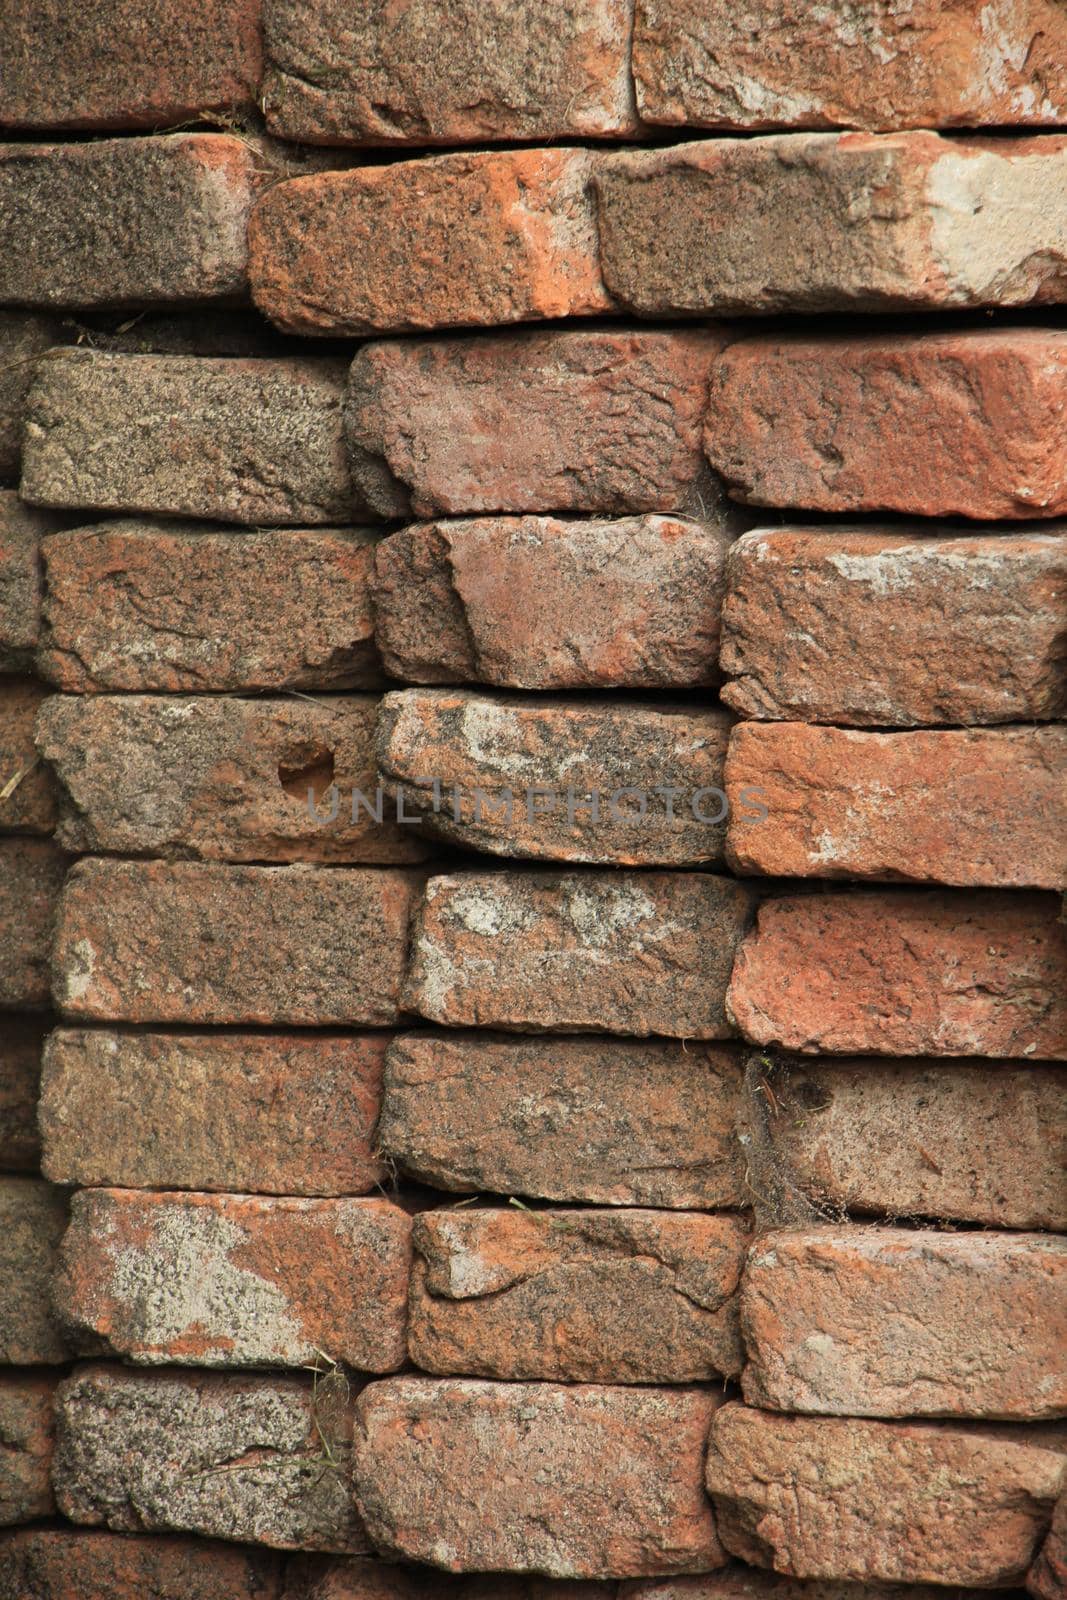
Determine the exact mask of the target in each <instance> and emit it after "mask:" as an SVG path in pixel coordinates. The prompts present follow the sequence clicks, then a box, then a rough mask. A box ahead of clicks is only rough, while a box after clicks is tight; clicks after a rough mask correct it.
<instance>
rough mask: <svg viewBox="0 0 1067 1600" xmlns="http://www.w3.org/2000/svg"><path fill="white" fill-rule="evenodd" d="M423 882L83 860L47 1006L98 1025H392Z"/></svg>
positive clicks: (74, 877)
mask: <svg viewBox="0 0 1067 1600" xmlns="http://www.w3.org/2000/svg"><path fill="white" fill-rule="evenodd" d="M419 881H420V880H419V879H418V877H417V875H416V874H415V873H412V872H405V871H403V870H401V869H380V870H377V871H375V870H374V869H370V868H366V869H362V870H361V869H359V868H330V867H310V866H294V867H231V866H216V865H212V864H200V863H192V862H190V863H181V862H179V863H177V864H168V863H165V862H140V861H107V860H92V859H89V860H84V861H80V862H78V863H77V864H76V866H75V867H74V868H73V869H72V871H71V874H70V878H69V880H68V883H67V887H66V890H65V893H64V895H63V901H62V905H61V907H60V911H59V918H58V928H57V936H56V944H55V955H54V974H55V985H54V986H55V993H56V1001H57V1004H58V1006H59V1008H60V1009H61V1010H62V1011H63V1013H64V1014H65V1015H66V1016H68V1017H73V1018H78V1017H92V1018H94V1019H96V1020H99V1021H110V1020H118V1021H126V1022H183V1023H197V1022H207V1023H220V1022H243V1023H259V1024H261V1025H269V1024H272V1023H273V1024H279V1025H283V1026H284V1025H286V1024H290V1025H295V1026H301V1025H312V1026H314V1025H326V1026H330V1025H331V1024H332V1025H337V1024H353V1025H359V1026H366V1027H380V1026H384V1025H388V1024H389V1023H391V1022H395V1021H396V1019H397V1014H398V1013H397V1006H398V994H399V989H400V982H401V977H402V974H403V967H404V958H405V952H406V948H407V921H408V913H409V908H410V905H411V901H412V899H413V897H414V895H415V892H416V889H417V887H418V884H419Z"/></svg>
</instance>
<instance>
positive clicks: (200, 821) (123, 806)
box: [0, 593, 721, 864]
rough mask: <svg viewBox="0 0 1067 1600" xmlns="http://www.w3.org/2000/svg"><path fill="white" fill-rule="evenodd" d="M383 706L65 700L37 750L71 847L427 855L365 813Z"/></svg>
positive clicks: (263, 855)
mask: <svg viewBox="0 0 1067 1600" xmlns="http://www.w3.org/2000/svg"><path fill="white" fill-rule="evenodd" d="M252 598H253V599H260V598H261V597H260V596H259V595H258V593H257V594H255V595H253V597H252ZM210 620H212V621H213V619H210ZM315 621H317V619H315ZM2 704H3V695H2V680H0V705H2ZM378 706H379V702H378V700H377V699H376V698H372V697H370V696H368V695H360V696H356V695H344V696H340V695H339V696H331V698H330V699H329V700H320V701H314V700H311V699H310V698H308V699H303V698H300V699H297V698H292V699H285V700H268V699H258V700H230V699H220V698H218V697H217V696H203V697H199V698H196V699H185V698H183V699H175V698H173V697H170V696H167V697H160V698H158V699H157V698H155V697H152V698H149V697H147V696H145V697H142V696H139V695H117V696H110V695H91V696H77V697H75V696H67V695H62V696H60V695H53V696H52V697H51V698H50V699H49V700H48V702H47V704H46V706H45V707H44V709H43V710H42V712H41V715H40V718H39V721H38V749H39V750H40V751H41V754H42V755H43V756H44V757H45V758H46V760H47V761H48V762H49V763H50V764H51V767H52V769H53V771H54V772H55V774H56V776H57V778H58V780H59V782H60V785H61V794H60V804H61V820H60V825H59V830H58V839H59V842H60V843H61V844H62V845H63V846H64V847H65V848H67V849H69V850H76V851H97V852H108V853H115V854H123V855H159V856H175V855H177V856H195V857H197V858H199V859H201V860H209V861H322V862H343V861H355V862H367V863H371V864H377V863H389V862H395V861H400V862H403V861H417V860H420V859H421V858H422V856H423V855H425V853H426V846H425V845H424V844H423V843H422V841H421V838H420V835H419V830H418V828H414V827H401V826H399V825H398V824H397V823H396V822H395V821H393V822H390V821H389V820H388V818H389V812H388V811H387V810H386V808H385V807H384V805H383V807H382V816H383V821H382V822H381V823H378V822H377V821H375V818H374V816H372V815H371V814H370V813H369V811H368V809H367V807H366V806H364V805H363V803H362V802H359V803H358V805H357V806H356V807H354V806H353V794H354V792H355V791H359V793H361V794H363V795H365V796H366V797H367V801H368V804H369V805H373V804H374V800H375V791H376V789H377V785H378V772H377V766H376V762H375V755H374V730H375V723H376V718H377V715H378ZM0 751H2V743H0ZM720 781H721V777H720ZM354 810H358V816H356V817H355V818H354V816H353V812H354ZM394 814H395V813H394ZM2 815H3V811H2V810H0V816H2Z"/></svg>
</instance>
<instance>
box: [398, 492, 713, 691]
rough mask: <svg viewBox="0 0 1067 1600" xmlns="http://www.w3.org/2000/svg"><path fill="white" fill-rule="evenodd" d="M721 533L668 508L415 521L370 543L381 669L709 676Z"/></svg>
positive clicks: (534, 676)
mask: <svg viewBox="0 0 1067 1600" xmlns="http://www.w3.org/2000/svg"><path fill="white" fill-rule="evenodd" d="M729 542H730V540H729V534H728V533H727V532H726V531H725V530H724V529H723V528H721V527H717V526H714V525H708V524H705V523H698V522H690V521H688V520H684V519H682V518H676V517H657V516H650V517H624V518H621V519H620V520H619V521H617V522H578V521H575V522H568V521H563V520H558V519H556V518H555V517H484V518H477V519H473V520H470V521H464V522H437V523H430V524H426V525H419V524H415V525H413V526H411V527H408V528H402V529H401V530H400V532H399V533H394V534H393V535H392V536H391V537H390V538H388V539H383V540H382V541H381V543H380V544H379V545H378V547H377V550H376V552H375V558H374V563H375V576H374V583H373V589H372V597H373V604H374V613H375V632H376V635H377V640H378V644H379V645H380V647H381V651H382V656H383V658H384V661H385V665H386V668H387V670H388V671H389V672H390V673H391V674H392V676H393V677H395V678H401V679H407V680H408V681H412V680H414V681H415V682H417V683H440V682H444V683H456V682H460V683H462V682H472V681H473V682H481V683H490V684H498V685H500V686H501V687H503V688H513V689H584V688H590V689H594V688H595V689H601V688H615V687H620V688H624V687H625V688H640V689H653V688H655V689H690V688H698V687H703V686H705V685H707V684H712V683H717V682H718V679H719V668H718V647H719V607H720V603H721V599H722V593H723V583H724V560H725V557H726V553H727V550H728V548H729ZM520 600H521V603H519V602H520Z"/></svg>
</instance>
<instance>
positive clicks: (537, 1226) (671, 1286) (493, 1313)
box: [409, 1208, 748, 1383]
mask: <svg viewBox="0 0 1067 1600" xmlns="http://www.w3.org/2000/svg"><path fill="white" fill-rule="evenodd" d="M747 1243H748V1229H747V1226H746V1224H745V1223H744V1221H743V1220H742V1219H741V1218H740V1217H734V1216H715V1217H706V1216H687V1215H685V1214H679V1213H678V1212H673V1213H672V1212H669V1211H667V1212H663V1211H580V1210H567V1211H552V1210H549V1211H519V1212H516V1211H513V1210H501V1209H497V1208H494V1209H491V1210H489V1209H487V1210H475V1211H430V1212H424V1213H423V1214H422V1215H421V1216H420V1217H418V1218H417V1219H416V1222H415V1232H414V1244H415V1265H414V1271H413V1276H412V1283H411V1323H410V1328H409V1346H410V1351H411V1359H412V1361H413V1362H414V1363H415V1365H416V1366H417V1367H422V1368H423V1370H424V1371H426V1372H438V1373H465V1374H469V1375H470V1376H472V1377H480V1378H551V1379H558V1380H559V1381H561V1382H578V1383H697V1382H701V1381H703V1380H707V1379H711V1378H714V1377H719V1376H723V1375H727V1376H734V1375H736V1374H737V1373H738V1372H739V1371H740V1368H741V1363H742V1360H743V1356H742V1350H741V1336H740V1330H739V1327H738V1301H737V1286H738V1281H739V1278H740V1275H741V1267H742V1263H743V1261H744V1256H745V1248H746V1245H747Z"/></svg>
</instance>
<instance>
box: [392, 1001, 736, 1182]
mask: <svg viewBox="0 0 1067 1600" xmlns="http://www.w3.org/2000/svg"><path fill="white" fill-rule="evenodd" d="M740 1088H741V1077H740V1071H739V1067H738V1062H737V1058H736V1054H735V1052H734V1051H732V1050H731V1049H730V1047H729V1046H724V1045H704V1046H702V1047H701V1048H700V1049H699V1050H696V1049H693V1048H692V1047H689V1046H687V1045H686V1044H685V1043H672V1042H670V1041H668V1040H665V1039H661V1040H653V1041H647V1042H641V1041H638V1040H634V1039H516V1038H511V1039H508V1038H501V1037H496V1038H494V1037H493V1035H492V1034H484V1033H467V1034H464V1033H454V1034H449V1033H430V1032H425V1033H404V1034H400V1035H399V1036H398V1037H397V1038H396V1039H394V1040H393V1042H392V1044H391V1045H390V1046H389V1050H388V1052H387V1055H386V1073H385V1096H384V1100H383V1104H382V1117H381V1121H380V1123H379V1125H378V1140H379V1144H380V1146H381V1149H382V1151H383V1153H384V1155H385V1156H386V1157H387V1158H388V1159H389V1160H391V1161H395V1162H396V1163H397V1165H398V1166H399V1167H400V1168H401V1169H402V1170H403V1171H405V1172H407V1173H409V1174H410V1175H411V1176H412V1177H414V1178H417V1179H419V1180H420V1181H421V1182H423V1183H429V1184H432V1185H433V1186H434V1187H435V1188H437V1189H452V1190H459V1191H460V1192H467V1193H469V1192H475V1193H477V1192H488V1193H490V1194H493V1193H495V1194H521V1195H531V1196H535V1197H538V1198H543V1199H546V1200H564V1201H565V1200H587V1201H590V1202H591V1203H593V1204H596V1205H609V1206H627V1205H635V1206H661V1207H666V1208H670V1209H674V1210H685V1209H686V1208H689V1209H693V1210H710V1209H712V1208H714V1207H718V1206H730V1205H741V1204H743V1203H744V1202H745V1200H746V1198H747V1195H746V1191H745V1189H744V1185H743V1171H742V1163H741V1155H740V1150H739V1148H738V1146H737V1143H736V1140H735V1138H734V1122H735V1117H736V1113H737V1106H738V1100H739V1096H740Z"/></svg>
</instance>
